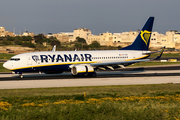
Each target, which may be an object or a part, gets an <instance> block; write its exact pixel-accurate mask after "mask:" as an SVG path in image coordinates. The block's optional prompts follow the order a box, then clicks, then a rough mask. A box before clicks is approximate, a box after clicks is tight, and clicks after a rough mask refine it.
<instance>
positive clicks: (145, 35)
mask: <svg viewBox="0 0 180 120" xmlns="http://www.w3.org/2000/svg"><path fill="white" fill-rule="evenodd" d="M140 35H141V38H142V40H143V41H144V42H145V44H146V46H147V43H148V40H149V38H150V36H151V32H149V31H147V30H144V31H141V34H140Z"/></svg>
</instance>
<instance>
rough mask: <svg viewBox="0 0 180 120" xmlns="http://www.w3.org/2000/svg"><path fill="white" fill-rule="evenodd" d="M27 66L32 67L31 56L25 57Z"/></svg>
mask: <svg viewBox="0 0 180 120" xmlns="http://www.w3.org/2000/svg"><path fill="white" fill-rule="evenodd" d="M27 65H32V61H31V56H30V55H28V56H27Z"/></svg>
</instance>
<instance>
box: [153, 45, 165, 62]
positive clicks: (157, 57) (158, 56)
mask: <svg viewBox="0 0 180 120" xmlns="http://www.w3.org/2000/svg"><path fill="white" fill-rule="evenodd" d="M164 49H165V46H164V47H163V48H162V50H161V51H160V52H159V54H158V55H157V56H156V58H154V60H158V59H160V58H161V56H162V54H163V52H164Z"/></svg>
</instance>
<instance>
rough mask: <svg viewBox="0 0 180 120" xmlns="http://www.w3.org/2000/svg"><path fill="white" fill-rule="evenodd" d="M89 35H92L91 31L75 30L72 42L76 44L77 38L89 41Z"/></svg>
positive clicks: (84, 29)
mask: <svg viewBox="0 0 180 120" xmlns="http://www.w3.org/2000/svg"><path fill="white" fill-rule="evenodd" d="M89 35H91V31H90V30H89V29H86V28H79V29H75V30H74V32H73V39H72V41H70V42H74V41H75V40H76V38H77V37H80V38H84V39H85V40H87V39H88V36H89Z"/></svg>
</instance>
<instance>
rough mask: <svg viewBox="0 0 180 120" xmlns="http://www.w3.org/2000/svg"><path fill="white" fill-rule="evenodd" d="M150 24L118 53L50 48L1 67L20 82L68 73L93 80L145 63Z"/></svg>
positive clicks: (22, 55)
mask: <svg viewBox="0 0 180 120" xmlns="http://www.w3.org/2000/svg"><path fill="white" fill-rule="evenodd" d="M153 22H154V17H149V18H148V20H147V22H146V23H145V25H144V26H143V28H142V29H141V31H140V33H139V34H138V36H137V37H136V39H135V40H134V42H133V43H132V44H131V45H129V46H127V47H124V48H122V49H120V50H88V51H56V50H55V49H56V46H54V47H53V49H52V51H46V52H30V53H22V54H18V55H15V56H13V57H12V58H10V60H8V61H7V62H5V63H4V64H3V67H4V68H6V69H9V70H11V71H13V72H14V73H16V74H19V77H20V78H23V75H22V73H26V72H39V73H42V72H44V73H46V74H51V73H62V72H66V71H69V72H71V73H72V75H73V76H96V71H97V70H98V69H101V70H107V69H111V70H114V69H115V68H124V67H125V66H128V65H131V64H134V63H139V62H146V61H149V60H150V59H146V58H148V57H149V56H150V55H151V53H152V52H151V51H148V48H149V44H150V38H151V33H152V27H153ZM161 53H162V52H161ZM161 55H162V54H160V55H159V57H160V56H161ZM159 57H158V58H159Z"/></svg>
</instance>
